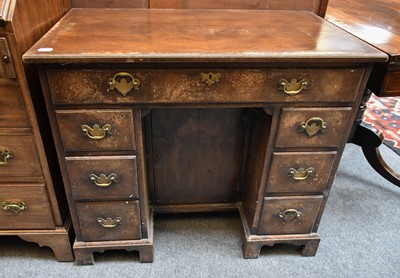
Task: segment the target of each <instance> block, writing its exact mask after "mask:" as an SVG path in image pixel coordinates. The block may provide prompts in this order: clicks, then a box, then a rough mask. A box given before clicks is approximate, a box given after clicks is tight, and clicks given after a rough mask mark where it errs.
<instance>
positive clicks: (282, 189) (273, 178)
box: [266, 152, 336, 193]
mask: <svg viewBox="0 0 400 278" xmlns="http://www.w3.org/2000/svg"><path fill="white" fill-rule="evenodd" d="M335 157H336V152H312V153H310V152H284V153H274V154H273V155H272V162H271V167H270V170H269V173H270V174H269V178H268V185H267V190H266V193H303V192H304V193H322V191H324V189H325V187H326V185H327V183H328V180H329V178H330V176H331V173H332V166H333V162H334V161H335Z"/></svg>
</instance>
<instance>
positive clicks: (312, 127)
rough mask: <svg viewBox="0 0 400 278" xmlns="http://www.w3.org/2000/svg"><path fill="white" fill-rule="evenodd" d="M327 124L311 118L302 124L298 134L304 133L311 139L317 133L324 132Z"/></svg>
mask: <svg viewBox="0 0 400 278" xmlns="http://www.w3.org/2000/svg"><path fill="white" fill-rule="evenodd" d="M327 127H328V124H327V123H326V122H325V121H324V120H323V119H321V118H319V117H312V118H310V119H308V120H307V121H305V122H302V123H301V124H300V127H299V132H305V133H307V135H308V136H309V137H313V136H314V135H316V134H317V133H318V132H320V131H321V132H324V131H325V130H326V128H327Z"/></svg>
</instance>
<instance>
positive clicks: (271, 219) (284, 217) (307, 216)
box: [258, 196, 323, 235]
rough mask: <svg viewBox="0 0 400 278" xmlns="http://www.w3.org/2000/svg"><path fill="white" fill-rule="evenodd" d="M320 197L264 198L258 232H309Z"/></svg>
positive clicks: (274, 233) (315, 215) (269, 233)
mask: <svg viewBox="0 0 400 278" xmlns="http://www.w3.org/2000/svg"><path fill="white" fill-rule="evenodd" d="M322 199H323V197H322V196H304V197H266V198H264V203H263V209H262V211H261V216H260V224H259V228H258V234H266V235H276V234H308V233H311V231H312V229H313V226H314V223H315V219H316V217H317V214H318V211H319V207H320V205H321V202H322Z"/></svg>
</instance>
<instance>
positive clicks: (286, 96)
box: [47, 69, 363, 104]
mask: <svg viewBox="0 0 400 278" xmlns="http://www.w3.org/2000/svg"><path fill="white" fill-rule="evenodd" d="M118 73H121V74H120V75H118ZM127 73H128V74H129V75H131V76H127ZM47 74H48V78H49V83H50V90H51V94H52V97H53V101H54V103H55V104H82V103H85V104H96V103H110V104H113V103H161V104H162V103H166V102H169V103H202V102H204V103H207V102H213V103H224V102H230V103H232V102H240V103H249V102H251V103H254V102H318V101H319V102H321V101H324V102H329V101H336V102H349V101H353V100H354V97H355V94H356V92H357V90H358V86H359V80H360V79H361V77H362V75H363V70H362V69H248V70H243V69H203V70H198V69H196V70H194V69H193V70H192V69H175V70H148V69H145V70H141V69H123V70H120V69H115V70H113V69H100V70H96V69H85V70H72V69H71V70H49V71H48V72H47ZM132 78H133V79H132ZM283 79H285V80H286V81H287V83H285V81H282V80H283ZM292 79H297V80H298V82H297V83H298V84H296V82H295V81H293V83H291V81H292ZM301 80H303V82H300V81H301ZM305 80H306V81H305ZM282 82H284V83H285V84H286V85H285V86H284V88H283V85H280V84H281V83H282ZM304 82H306V83H304ZM110 83H112V84H113V85H111V87H110ZM284 89H285V90H286V91H287V92H288V93H285V92H284ZM296 91H299V92H298V93H294V92H296Z"/></svg>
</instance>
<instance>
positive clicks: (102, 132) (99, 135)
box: [81, 124, 112, 140]
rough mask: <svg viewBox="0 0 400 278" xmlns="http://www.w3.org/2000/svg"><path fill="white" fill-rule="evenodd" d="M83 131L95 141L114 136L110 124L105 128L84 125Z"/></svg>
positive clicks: (96, 125)
mask: <svg viewBox="0 0 400 278" xmlns="http://www.w3.org/2000/svg"><path fill="white" fill-rule="evenodd" d="M81 129H82V132H83V133H84V134H85V135H86V136H87V137H89V138H90V139H93V140H99V139H103V138H104V137H106V135H107V134H112V133H111V125H110V124H105V125H104V126H103V127H100V126H99V125H98V124H95V125H93V127H90V126H88V125H82V126H81Z"/></svg>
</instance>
